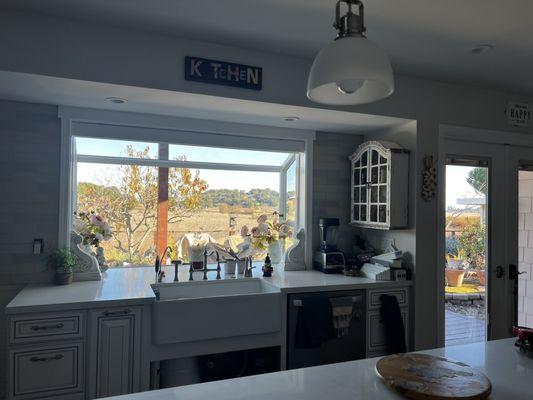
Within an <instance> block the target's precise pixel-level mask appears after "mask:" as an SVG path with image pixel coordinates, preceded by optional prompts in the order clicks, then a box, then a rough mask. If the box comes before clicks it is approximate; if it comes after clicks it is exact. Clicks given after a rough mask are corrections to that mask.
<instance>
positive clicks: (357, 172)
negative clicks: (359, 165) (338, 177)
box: [353, 169, 361, 185]
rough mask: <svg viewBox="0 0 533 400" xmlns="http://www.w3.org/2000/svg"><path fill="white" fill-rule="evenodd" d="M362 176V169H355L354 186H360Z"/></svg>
mask: <svg viewBox="0 0 533 400" xmlns="http://www.w3.org/2000/svg"><path fill="white" fill-rule="evenodd" d="M360 176H361V170H360V169H354V171H353V184H354V185H360V184H361V182H360V180H359V179H360Z"/></svg>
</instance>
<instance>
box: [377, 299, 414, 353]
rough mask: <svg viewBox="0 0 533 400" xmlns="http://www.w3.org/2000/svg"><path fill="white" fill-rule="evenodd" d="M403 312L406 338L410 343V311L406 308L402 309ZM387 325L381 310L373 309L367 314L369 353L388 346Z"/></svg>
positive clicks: (382, 349)
mask: <svg viewBox="0 0 533 400" xmlns="http://www.w3.org/2000/svg"><path fill="white" fill-rule="evenodd" d="M400 313H401V314H402V319H403V326H404V329H405V339H406V342H407V343H409V336H408V332H409V312H408V311H407V310H406V309H400ZM386 341H387V339H386V336H385V325H384V323H383V319H382V316H381V314H380V312H379V311H371V312H369V313H368V316H367V354H368V353H372V352H376V351H384V350H385V347H386Z"/></svg>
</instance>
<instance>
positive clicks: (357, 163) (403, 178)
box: [350, 141, 409, 229]
mask: <svg viewBox="0 0 533 400" xmlns="http://www.w3.org/2000/svg"><path fill="white" fill-rule="evenodd" d="M350 160H351V162H352V182H351V199H352V201H351V210H350V215H351V223H352V224H353V225H355V226H361V227H365V228H375V229H398V228H405V227H407V225H408V189H409V152H408V151H406V150H403V149H401V148H399V146H397V145H395V144H394V143H390V142H377V141H371V142H365V143H363V144H361V145H360V146H359V147H358V148H357V150H356V151H355V152H354V153H353V154H352V155H351V156H350Z"/></svg>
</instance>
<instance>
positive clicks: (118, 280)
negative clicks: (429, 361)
mask: <svg viewBox="0 0 533 400" xmlns="http://www.w3.org/2000/svg"><path fill="white" fill-rule="evenodd" d="M163 269H164V271H165V273H166V277H165V278H164V280H163V282H172V281H173V279H174V267H172V266H171V267H163ZM222 269H224V266H223V267H222ZM215 275H216V273H215V272H209V273H208V278H209V280H213V279H215ZM253 275H254V277H261V275H262V272H261V269H260V268H259V267H258V268H255V269H253ZM202 276H203V273H202V272H201V271H196V272H194V280H195V281H199V280H201V279H202ZM188 279H189V272H188V270H187V268H186V267H182V268H181V269H180V271H179V280H180V282H187V281H188ZM222 279H243V278H242V275H237V276H235V275H228V276H225V275H224V273H222ZM264 279H265V280H266V281H267V282H270V283H271V284H273V285H274V286H276V287H278V288H279V289H280V291H281V292H282V293H295V292H311V291H325V290H344V289H347V290H348V289H365V288H370V287H372V288H380V287H387V288H390V287H394V286H404V287H405V286H409V285H411V284H412V283H411V282H409V281H403V282H390V281H373V280H371V279H367V278H359V277H349V276H344V275H342V274H324V273H322V272H319V271H314V270H307V271H283V270H282V269H281V268H278V267H276V269H275V271H274V274H273V276H272V277H271V278H264ZM154 280H155V272H154V269H153V267H134V268H112V269H109V270H108V271H106V272H105V273H103V277H102V280H101V281H91V282H74V283H72V284H70V285H65V286H56V285H52V284H31V285H28V286H26V287H25V288H24V289H22V290H21V291H20V292H19V293H18V294H17V296H15V298H14V299H13V300H12V301H11V302H10V303H9V304H8V305H7V307H6V309H5V311H6V313H7V314H18V313H28V312H45V311H57V310H67V309H76V308H78V309H81V308H92V307H109V306H127V305H135V304H150V303H153V302H155V295H154V293H153V291H152V288H151V286H150V285H151V284H153V283H154Z"/></svg>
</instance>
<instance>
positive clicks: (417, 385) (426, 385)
mask: <svg viewBox="0 0 533 400" xmlns="http://www.w3.org/2000/svg"><path fill="white" fill-rule="evenodd" d="M376 372H377V374H378V375H379V377H380V378H381V379H383V380H384V381H385V383H386V384H387V385H389V386H390V387H391V388H392V389H393V390H394V391H396V392H397V393H400V394H402V395H404V396H406V397H408V398H411V399H416V400H429V399H431V400H451V399H461V400H481V399H485V398H487V397H488V396H489V395H490V392H491V389H492V386H491V383H490V381H489V379H488V378H487V377H486V376H485V375H483V374H482V373H481V372H478V371H476V370H474V369H472V368H471V367H470V366H468V365H466V364H463V363H461V362H457V361H451V360H448V359H446V358H442V357H435V356H430V355H427V354H412V353H408V354H395V355H392V356H387V357H383V358H382V359H381V360H379V361H378V362H377V364H376Z"/></svg>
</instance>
